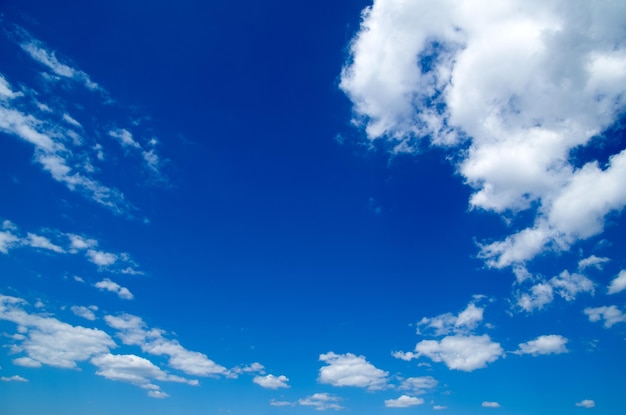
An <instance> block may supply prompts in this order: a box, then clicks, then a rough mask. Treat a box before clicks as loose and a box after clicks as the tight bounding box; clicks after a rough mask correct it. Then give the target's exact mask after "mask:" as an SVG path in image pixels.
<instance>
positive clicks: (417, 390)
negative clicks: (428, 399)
mask: <svg viewBox="0 0 626 415" xmlns="http://www.w3.org/2000/svg"><path fill="white" fill-rule="evenodd" d="M437 384H438V382H437V380H436V379H435V378H433V377H432V376H421V377H414V378H407V379H404V380H403V381H402V383H401V384H400V386H398V389H400V390H410V391H412V392H413V393H414V394H416V395H419V394H422V393H426V392H427V391H429V390H431V389H433V388H435V387H436V386H437Z"/></svg>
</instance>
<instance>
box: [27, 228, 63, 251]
mask: <svg viewBox="0 0 626 415" xmlns="http://www.w3.org/2000/svg"><path fill="white" fill-rule="evenodd" d="M27 241H28V242H27V244H28V246H30V247H32V248H39V249H47V250H48V251H53V252H56V253H57V254H62V253H64V252H65V250H64V249H63V248H61V247H60V246H58V245H55V244H53V243H52V242H50V240H49V239H48V238H46V237H44V236H40V235H35V234H34V233H28V235H27Z"/></svg>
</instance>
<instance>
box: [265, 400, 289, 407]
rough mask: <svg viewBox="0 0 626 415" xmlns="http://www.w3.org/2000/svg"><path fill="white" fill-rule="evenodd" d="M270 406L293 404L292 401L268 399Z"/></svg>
mask: <svg viewBox="0 0 626 415" xmlns="http://www.w3.org/2000/svg"><path fill="white" fill-rule="evenodd" d="M270 405H271V406H293V403H292V402H287V401H277V400H276V399H272V400H271V401H270Z"/></svg>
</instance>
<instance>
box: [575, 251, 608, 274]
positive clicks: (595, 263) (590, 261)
mask: <svg viewBox="0 0 626 415" xmlns="http://www.w3.org/2000/svg"><path fill="white" fill-rule="evenodd" d="M609 261H610V259H608V258H605V257H597V256H595V255H591V256H590V257H587V258H584V259H581V260H580V261H578V269H579V270H581V271H582V270H584V269H585V268H589V267H594V268H597V269H602V266H603V265H604V264H605V263H607V262H609Z"/></svg>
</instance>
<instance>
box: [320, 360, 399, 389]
mask: <svg viewBox="0 0 626 415" xmlns="http://www.w3.org/2000/svg"><path fill="white" fill-rule="evenodd" d="M320 361H322V362H325V363H327V365H326V366H322V367H321V368H320V370H319V376H318V378H317V379H318V381H319V382H320V383H326V384H329V385H333V386H354V387H359V388H365V389H368V390H380V389H384V388H386V387H387V382H388V379H387V376H388V375H389V373H388V372H385V371H384V370H381V369H378V368H377V367H376V366H374V365H372V364H371V363H370V362H368V361H367V360H366V359H365V357H364V356H357V355H354V354H352V353H346V354H336V353H333V352H328V353H324V354H321V355H320Z"/></svg>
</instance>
